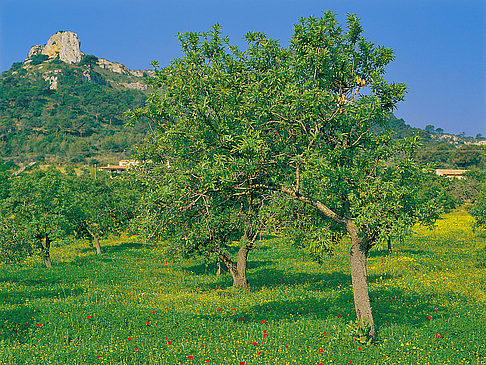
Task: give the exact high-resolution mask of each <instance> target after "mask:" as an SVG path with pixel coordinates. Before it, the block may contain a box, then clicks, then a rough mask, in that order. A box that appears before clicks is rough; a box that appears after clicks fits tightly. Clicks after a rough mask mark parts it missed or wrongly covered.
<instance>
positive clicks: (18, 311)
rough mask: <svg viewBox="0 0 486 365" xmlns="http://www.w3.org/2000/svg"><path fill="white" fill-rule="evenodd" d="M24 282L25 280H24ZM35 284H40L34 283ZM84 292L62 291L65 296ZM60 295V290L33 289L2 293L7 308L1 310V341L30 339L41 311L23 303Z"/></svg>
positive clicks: (1, 297)
mask: <svg viewBox="0 0 486 365" xmlns="http://www.w3.org/2000/svg"><path fill="white" fill-rule="evenodd" d="M22 283H23V281H22ZM32 285H33V286H34V285H38V284H35V283H33V284H32ZM82 293H83V290H82V289H76V290H66V291H63V292H62V294H61V295H62V296H63V297H68V296H69V297H70V296H77V295H81V294H82ZM59 296H60V294H59V292H58V290H33V291H29V290H27V291H9V292H7V293H6V292H3V293H0V303H3V305H4V307H5V308H12V307H14V308H15V309H2V310H0V319H1V321H0V341H2V340H10V341H16V342H20V343H24V342H26V341H27V340H29V336H28V333H29V331H30V329H31V328H32V327H34V328H35V327H37V323H34V319H35V316H38V315H39V311H38V310H37V311H35V310H34V309H33V308H32V307H30V306H29V307H28V306H25V305H22V304H25V303H26V302H34V301H36V300H39V299H42V300H44V299H47V300H49V299H54V298H58V297H59Z"/></svg>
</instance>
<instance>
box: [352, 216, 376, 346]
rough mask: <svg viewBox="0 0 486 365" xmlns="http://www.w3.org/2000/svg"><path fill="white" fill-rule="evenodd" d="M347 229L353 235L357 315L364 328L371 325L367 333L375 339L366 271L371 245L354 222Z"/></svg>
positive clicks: (353, 272)
mask: <svg viewBox="0 0 486 365" xmlns="http://www.w3.org/2000/svg"><path fill="white" fill-rule="evenodd" d="M347 230H348V233H349V234H350V236H351V250H350V267H351V281H352V284H353V296H354V308H355V310H356V317H357V319H358V321H359V322H360V323H361V325H362V326H363V328H365V326H366V325H367V326H369V332H368V333H367V334H366V335H367V336H368V337H369V338H371V340H372V341H373V340H374V338H375V334H376V332H375V324H374V321H373V313H372V311H371V304H370V296H369V291H368V281H367V272H366V260H367V259H366V257H367V255H368V251H369V249H370V246H369V244H368V241H367V240H366V239H363V238H361V237H359V236H358V229H357V227H356V226H354V224H353V223H352V222H351V223H348V224H347Z"/></svg>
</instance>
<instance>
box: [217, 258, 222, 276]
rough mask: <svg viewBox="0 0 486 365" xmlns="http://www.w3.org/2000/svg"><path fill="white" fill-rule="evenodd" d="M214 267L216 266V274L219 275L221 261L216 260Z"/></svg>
mask: <svg viewBox="0 0 486 365" xmlns="http://www.w3.org/2000/svg"><path fill="white" fill-rule="evenodd" d="M216 267H217V270H216V276H220V275H221V261H217V262H216Z"/></svg>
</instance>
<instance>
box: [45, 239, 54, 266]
mask: <svg viewBox="0 0 486 365" xmlns="http://www.w3.org/2000/svg"><path fill="white" fill-rule="evenodd" d="M45 242H46V244H45V246H44V250H43V251H44V263H45V264H46V267H49V268H51V267H52V263H51V254H50V252H49V250H50V249H51V240H50V238H49V236H48V235H47V233H46V240H45Z"/></svg>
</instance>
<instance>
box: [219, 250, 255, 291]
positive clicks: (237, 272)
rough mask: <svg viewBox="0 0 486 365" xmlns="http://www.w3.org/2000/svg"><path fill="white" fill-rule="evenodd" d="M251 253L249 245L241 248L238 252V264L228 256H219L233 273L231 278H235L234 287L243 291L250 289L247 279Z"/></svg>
mask: <svg viewBox="0 0 486 365" xmlns="http://www.w3.org/2000/svg"><path fill="white" fill-rule="evenodd" d="M249 251H250V248H249V247H248V246H247V245H243V246H241V247H240V249H239V250H238V259H237V261H236V263H235V262H234V261H233V259H232V258H231V257H230V256H229V255H227V254H220V256H219V257H220V259H221V261H223V262H224V264H225V265H226V267H227V268H228V270H229V272H230V273H231V276H232V277H233V286H235V287H238V288H243V289H248V288H249V284H248V280H247V278H246V266H247V258H248V252H249Z"/></svg>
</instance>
